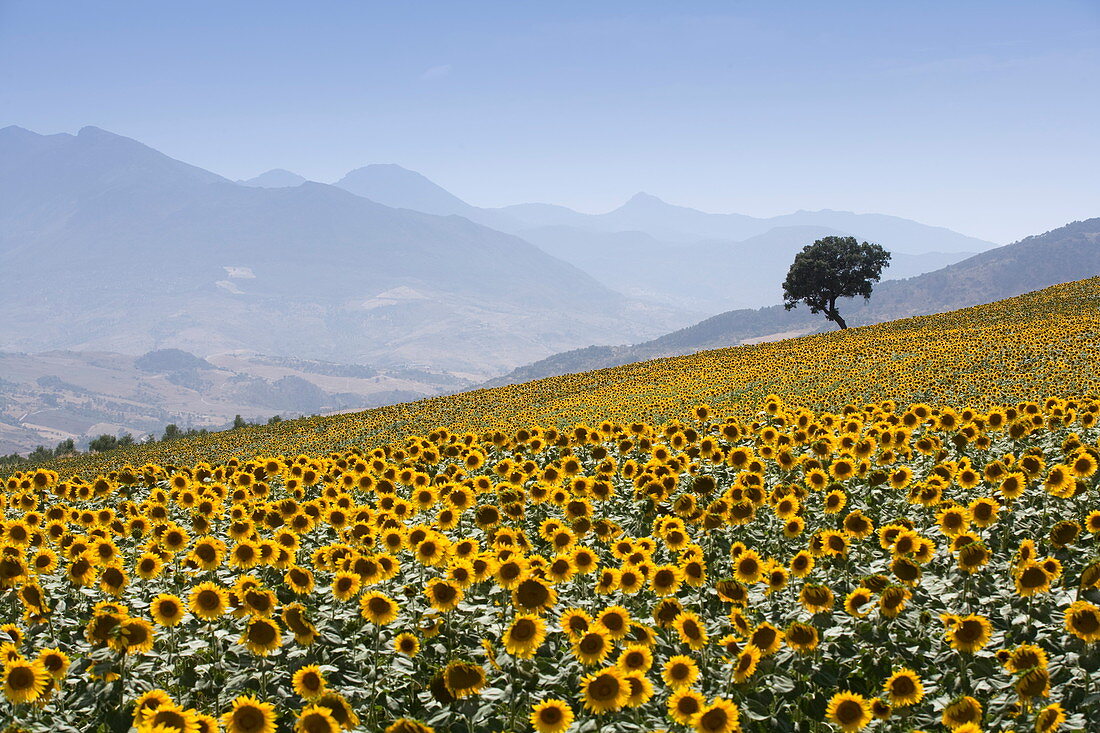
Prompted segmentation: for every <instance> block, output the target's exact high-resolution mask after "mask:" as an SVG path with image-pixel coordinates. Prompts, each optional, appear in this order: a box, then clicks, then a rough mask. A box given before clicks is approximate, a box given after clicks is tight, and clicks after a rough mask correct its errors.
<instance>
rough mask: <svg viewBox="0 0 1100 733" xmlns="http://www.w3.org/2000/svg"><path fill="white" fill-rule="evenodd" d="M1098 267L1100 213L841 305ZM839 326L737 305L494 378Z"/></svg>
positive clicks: (882, 303)
mask: <svg viewBox="0 0 1100 733" xmlns="http://www.w3.org/2000/svg"><path fill="white" fill-rule="evenodd" d="M1098 273H1100V218H1095V219H1088V220H1086V221H1078V222H1073V223H1071V224H1067V225H1066V226H1064V227H1060V228H1058V229H1055V230H1053V231H1049V232H1046V233H1045V234H1041V235H1037V236H1033V237H1028V238H1026V239H1023V240H1021V241H1019V242H1016V243H1015V244H1010V245H1006V246H1004V247H998V248H996V249H992V250H989V251H987V252H983V253H981V254H977V255H974V256H973V257H969V258H967V259H965V260H963V261H962V262H958V263H956V264H953V265H949V266H947V267H944V268H942V269H939V270H936V271H934V272H929V273H925V274H923V275H919V276H916V277H912V278H908V279H905V280H895V281H887V282H882V283H880V284H879V285H877V286H876V287H875V291H874V294H873V295H872V296H871V299H870V300H869V301H863V300H861V299H857V300H854V301H853V300H849V301H847V302H846V303H844V306H843V308H841V312H842V313H843V314H844V315H845V318H846V320H847V321H848V323H849V324H851V325H866V324H871V323H881V322H884V321H890V320H894V319H897V318H906V317H909V316H915V315H923V314H928V313H937V312H943V311H949V310H954V309H958V308H965V307H968V306H972V305H977V304H981V303H990V302H993V301H995V300H999V299H1003V298H1008V297H1012V296H1014V295H1019V294H1021V293H1026V292H1029V291H1031V290H1036V289H1039V288H1044V287H1048V286H1050V285H1055V284H1058V283H1063V282H1069V281H1072V280H1078V279H1080V278H1084V277H1090V276H1093V275H1096V274H1098ZM832 328H833V325H832V324H831V323H829V322H827V321H825V319H824V318H823V317H822V316H820V315H816V316H815V315H813V314H811V313H810V312H809V310H808V309H807V308H805V307H799V308H797V309H795V310H792V311H787V310H785V309H784V308H783V306H781V305H777V306H771V307H768V308H760V309H756V310H749V309H743V310H734V311H729V312H726V313H721V314H719V315H716V316H713V317H711V318H708V319H706V320H704V321H701V322H699V323H697V324H695V325H693V326H688V327H687V328H683V329H680V330H678V331H674V332H672V333H669V334H666V335H664V336H661V337H659V338H656V339H652V340H650V341H646V342H643V343H639V344H635V345H633V346H590V347H586V348H582V349H576V350H573V351H570V352H566V353H561V354H555V355H553V356H550V357H547V358H546V359H543V360H541V361H539V362H536V363H534V364H530V365H528V366H525V367H521V368H519V369H516V370H515V371H513V372H512V373H511V374H508V375H506V376H504V377H501V378H498V379H494V380H491V381H490V382H488V383H487V385H488V386H497V385H501V384H516V383H519V382H527V381H530V380H532V379H541V378H544V377H549V376H553V375H557V374H568V373H571V372H580V371H587V370H592V369H601V368H605V367H611V366H616V365H620V364H628V363H630V362H636V361H644V360H647V359H655V358H658V357H663V356H675V355H679V354H690V353H692V352H695V351H700V350H703V349H714V348H721V347H723V346H729V345H735V344H742V343H751V342H754V341H761V340H775V339H778V338H786V337H790V336H797V335H802V334H807V333H812V332H815V331H824V330H831V329H832Z"/></svg>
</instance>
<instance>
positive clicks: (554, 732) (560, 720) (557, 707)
mask: <svg viewBox="0 0 1100 733" xmlns="http://www.w3.org/2000/svg"><path fill="white" fill-rule="evenodd" d="M530 721H531V725H532V726H533V727H534V729H535V730H536V731H538V733H565V731H567V730H569V726H571V725H573V709H572V708H571V707H569V704H568V703H567V702H565V701H564V700H558V699H554V698H551V699H548V700H543V701H542V702H539V703H535V705H533V706H532V707H531V716H530Z"/></svg>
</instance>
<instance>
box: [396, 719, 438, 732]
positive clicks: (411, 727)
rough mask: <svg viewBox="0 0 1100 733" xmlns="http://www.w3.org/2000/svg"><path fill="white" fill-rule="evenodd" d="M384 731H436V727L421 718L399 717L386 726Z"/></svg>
mask: <svg viewBox="0 0 1100 733" xmlns="http://www.w3.org/2000/svg"><path fill="white" fill-rule="evenodd" d="M384 733H435V728H433V727H431V726H430V725H425V724H424V723H421V722H420V721H419V720H412V719H411V718H398V719H397V720H395V721H393V722H392V723H390V724H389V725H387V726H386V730H385V731H384Z"/></svg>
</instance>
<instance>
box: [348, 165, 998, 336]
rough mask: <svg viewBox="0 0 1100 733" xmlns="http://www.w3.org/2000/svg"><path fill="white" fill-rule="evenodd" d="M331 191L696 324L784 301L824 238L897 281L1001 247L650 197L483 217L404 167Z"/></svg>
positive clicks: (871, 218) (885, 225) (533, 207)
mask: <svg viewBox="0 0 1100 733" xmlns="http://www.w3.org/2000/svg"><path fill="white" fill-rule="evenodd" d="M334 185H336V186H339V187H340V188H343V189H345V190H348V191H351V192H352V193H355V194H357V195H359V196H363V197H365V198H368V199H371V200H372V201H377V202H378V203H382V204H385V205H387V206H393V207H397V208H406V209H412V210H415V211H423V212H426V213H430V214H439V215H452V214H453V215H458V216H462V217H465V218H467V219H469V220H471V221H474V222H477V223H479V224H483V225H485V226H488V227H491V228H493V229H497V230H499V231H504V232H509V233H511V234H515V235H517V236H519V237H521V238H523V239H525V240H527V241H529V242H532V243H534V244H535V245H537V246H538V247H540V248H541V249H543V250H544V251H546V252H548V253H549V254H551V255H553V256H555V257H558V258H560V259H563V260H565V261H566V262H569V263H571V264H573V265H575V266H577V267H578V268H580V269H581V270H583V271H584V272H586V273H587V274H588V275H590V276H591V277H593V278H594V279H596V280H598V281H599V282H600V283H602V284H603V285H605V286H607V287H609V288H611V289H613V290H616V291H618V292H621V293H623V294H625V295H628V296H630V297H633V298H639V299H643V300H647V301H649V302H651V303H656V304H660V305H663V306H666V307H672V308H678V309H683V310H686V311H688V312H693V313H696V314H699V315H702V314H705V313H715V312H720V311H724V310H728V309H730V308H756V307H760V306H764V305H770V304H773V303H777V302H779V301H780V300H781V297H780V292H779V289H778V286H777V285H776V283H779V282H782V280H783V276H784V275H785V274H786V271H787V268H788V267H789V266H790V263H791V260H792V258H793V257H794V254H795V253H796V252H797V251H798V250H800V249H801V248H802V247H803V246H805V245H807V244H809V243H811V242H813V241H814V240H815V239H817V238H819V237H822V236H826V235H841V236H847V235H851V236H855V237H858V238H859V239H863V240H870V241H875V242H879V243H880V244H883V245H884V246H885V247H886V248H887V249H888V250H889V251H890V252H891V253H892V254H893V255H894V260H893V262H892V264H891V267H890V268H889V270H888V271H887V272H886V274H885V277H886V278H890V279H893V278H904V277H912V276H914V275H919V274H921V273H924V272H929V271H931V270H935V269H938V268H940V267H944V266H945V265H948V264H952V263H954V262H958V261H959V260H962V259H965V258H966V257H968V256H970V255H972V254H974V253H975V252H980V251H984V250H987V249H989V248H991V247H995V246H996V245H995V244H994V243H992V242H986V241H984V240H980V239H975V238H973V237H967V236H965V235H962V234H959V233H957V232H953V231H951V230H949V229H945V228H943V227H932V226H927V225H925V224H920V223H918V222H914V221H910V220H907V219H902V218H899V217H896V216H886V215H883V214H854V213H852V212H845V211H832V210H828V209H826V210H822V211H798V212H795V213H793V214H786V215H783V216H777V217H771V218H758V217H752V216H746V215H743V214H708V213H705V212H702V211H698V210H696V209H691V208H688V207H684V206H674V205H672V204H668V203H666V202H664V201H662V200H661V199H659V198H657V197H656V196H653V195H651V194H647V193H639V194H636V195H635V196H633V197H632V198H631V199H630V200H629V201H627V202H626V203H625V204H623V205H622V206H620V207H619V208H617V209H614V210H612V211H609V212H607V213H604V214H582V213H580V212H577V211H573V210H572V209H569V208H567V207H564V206H555V205H552V204H517V205H514V206H506V207H503V208H499V209H488V208H479V207H476V206H472V205H470V204H468V203H466V202H465V201H463V200H462V199H460V198H458V197H457V196H455V195H453V194H452V193H450V192H449V191H447V190H445V189H444V188H442V187H440V186H438V185H437V184H435V183H433V182H432V181H430V180H428V179H427V178H425V177H424V176H422V175H421V174H419V173H416V172H414V171H410V170H406V169H405V168H402V167H400V166H397V165H369V166H366V167H363V168H357V169H356V170H353V171H351V172H350V173H348V174H347V175H346V176H344V178H342V179H341V180H340V181H337V182H336V184H334ZM700 263H706V267H704V268H700V267H699V264H700Z"/></svg>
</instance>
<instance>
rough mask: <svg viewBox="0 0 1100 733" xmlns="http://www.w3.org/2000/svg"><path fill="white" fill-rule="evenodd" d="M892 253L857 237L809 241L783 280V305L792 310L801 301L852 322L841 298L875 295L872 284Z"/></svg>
mask: <svg viewBox="0 0 1100 733" xmlns="http://www.w3.org/2000/svg"><path fill="white" fill-rule="evenodd" d="M889 262H890V253H889V252H887V251H886V250H885V249H883V248H882V247H881V246H880V245H877V244H868V243H867V242H864V243H863V244H860V243H859V242H857V241H856V238H855V237H824V238H822V239H819V240H817V241H816V242H814V243H813V244H807V245H806V246H805V247H803V248H802V251H801V252H799V253H798V254H796V255H795V256H794V262H792V263H791V269H790V270H788V271H787V279H786V280H784V281H783V307H784V308H786V309H787V310H791V309H792V308H794V307H796V306H797V305H798V304H799V303H800V302H801V303H805V304H806V305H808V306H810V312H811V313H824V314H825V317H826V318H828V319H829V320H830V321H832V322H834V323H836V324H837V325H838V326H840V327H841V328H848V324H847V323H845V322H844V319H843V318H841V317H840V312H839V311H837V309H836V301H837V299H838V298H854V297H855V296H857V295H862V296H863V297H864V299H867V298H870V297H871V285H872V283H877V282H878V281H879V279H880V278H881V277H882V270H883V268H884V267H886V265H887V264H889Z"/></svg>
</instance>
